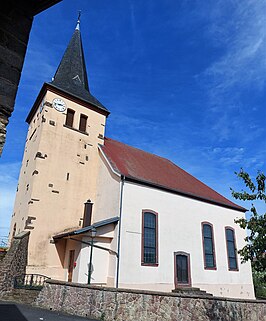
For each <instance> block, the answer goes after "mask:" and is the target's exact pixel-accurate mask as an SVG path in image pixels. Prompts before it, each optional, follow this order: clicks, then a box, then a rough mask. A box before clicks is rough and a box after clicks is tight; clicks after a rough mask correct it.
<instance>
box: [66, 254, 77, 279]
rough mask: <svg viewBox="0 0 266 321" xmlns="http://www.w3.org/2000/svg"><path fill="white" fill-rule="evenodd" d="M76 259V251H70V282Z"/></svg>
mask: <svg viewBox="0 0 266 321" xmlns="http://www.w3.org/2000/svg"><path fill="white" fill-rule="evenodd" d="M74 258H75V250H70V251H69V260H68V278H67V280H68V282H72V276H73V269H74Z"/></svg>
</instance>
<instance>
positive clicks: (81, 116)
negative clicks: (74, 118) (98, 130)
mask: <svg viewBox="0 0 266 321" xmlns="http://www.w3.org/2000/svg"><path fill="white" fill-rule="evenodd" d="M81 119H85V130H81V129H80V125H81ZM87 124H88V116H87V115H85V114H80V116H79V131H80V132H82V133H87V130H86V129H87Z"/></svg>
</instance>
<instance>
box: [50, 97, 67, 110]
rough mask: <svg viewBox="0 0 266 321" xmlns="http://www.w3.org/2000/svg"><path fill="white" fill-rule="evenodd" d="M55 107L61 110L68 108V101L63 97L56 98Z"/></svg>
mask: <svg viewBox="0 0 266 321" xmlns="http://www.w3.org/2000/svg"><path fill="white" fill-rule="evenodd" d="M53 107H54V108H55V109H56V110H57V111H60V112H63V111H65V110H66V103H65V102H64V101H63V100H62V99H61V98H55V99H54V100H53Z"/></svg>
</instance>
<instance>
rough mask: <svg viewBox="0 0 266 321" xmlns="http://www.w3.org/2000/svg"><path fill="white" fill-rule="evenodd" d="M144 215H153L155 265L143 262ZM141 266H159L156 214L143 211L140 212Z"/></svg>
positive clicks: (151, 211)
mask: <svg viewBox="0 0 266 321" xmlns="http://www.w3.org/2000/svg"><path fill="white" fill-rule="evenodd" d="M145 213H151V214H153V215H155V238H156V239H155V263H147V262H144V216H145ZM141 265H142V266H158V265H159V256H158V213H157V212H155V211H153V210H149V209H144V210H142V230H141Z"/></svg>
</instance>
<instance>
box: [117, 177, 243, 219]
mask: <svg viewBox="0 0 266 321" xmlns="http://www.w3.org/2000/svg"><path fill="white" fill-rule="evenodd" d="M122 175H123V176H124V177H125V179H126V180H127V181H131V182H134V183H140V184H142V185H145V186H150V187H155V188H158V189H160V190H163V191H167V192H170V193H175V194H179V195H182V196H187V197H189V198H192V199H196V200H199V201H203V202H206V203H210V204H214V205H219V206H222V207H225V208H229V209H233V210H237V211H239V212H244V213H245V212H247V211H248V210H247V209H246V208H244V207H242V206H239V205H236V206H233V205H229V204H225V203H222V202H218V201H215V200H213V199H210V198H205V197H201V196H198V195H195V194H192V193H188V192H184V191H181V190H178V189H172V188H169V187H165V186H163V185H160V184H156V183H153V182H149V181H145V180H141V179H138V178H135V177H131V176H130V175H124V174H122Z"/></svg>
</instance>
